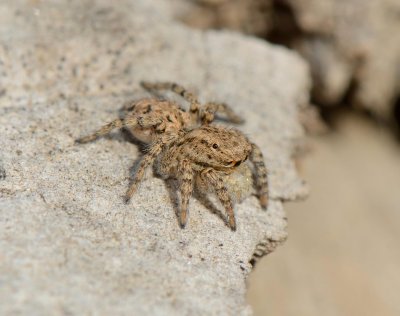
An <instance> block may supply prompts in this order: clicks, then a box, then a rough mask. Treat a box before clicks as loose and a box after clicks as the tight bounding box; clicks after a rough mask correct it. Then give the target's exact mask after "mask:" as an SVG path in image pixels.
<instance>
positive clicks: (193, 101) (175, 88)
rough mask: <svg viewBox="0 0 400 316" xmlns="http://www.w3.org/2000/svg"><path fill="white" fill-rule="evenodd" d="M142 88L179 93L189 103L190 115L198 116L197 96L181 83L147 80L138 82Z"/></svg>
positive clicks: (151, 90)
mask: <svg viewBox="0 0 400 316" xmlns="http://www.w3.org/2000/svg"><path fill="white" fill-rule="evenodd" d="M140 84H141V85H142V87H143V88H145V89H146V90H148V91H149V92H153V91H157V90H170V91H172V92H175V93H176V94H179V95H180V96H181V97H183V98H184V99H185V100H186V101H188V102H189V103H190V113H191V115H194V116H196V118H197V116H198V114H199V113H198V112H199V110H200V103H199V100H198V99H197V97H196V96H195V95H194V94H192V93H190V92H189V91H187V90H186V89H185V88H184V87H182V86H181V85H178V84H176V83H173V82H148V81H142V82H141V83H140Z"/></svg>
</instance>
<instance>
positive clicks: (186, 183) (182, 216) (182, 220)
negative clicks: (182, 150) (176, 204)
mask: <svg viewBox="0 0 400 316" xmlns="http://www.w3.org/2000/svg"><path fill="white" fill-rule="evenodd" d="M179 173H180V176H179V181H180V191H181V207H180V212H179V224H180V225H181V227H182V228H184V227H185V226H186V222H187V213H188V205H189V199H190V196H191V195H192V192H193V176H194V173H193V169H192V167H191V166H190V162H189V161H188V160H183V161H182V162H181V163H180V165H179Z"/></svg>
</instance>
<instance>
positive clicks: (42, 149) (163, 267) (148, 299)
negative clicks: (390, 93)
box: [0, 0, 309, 315]
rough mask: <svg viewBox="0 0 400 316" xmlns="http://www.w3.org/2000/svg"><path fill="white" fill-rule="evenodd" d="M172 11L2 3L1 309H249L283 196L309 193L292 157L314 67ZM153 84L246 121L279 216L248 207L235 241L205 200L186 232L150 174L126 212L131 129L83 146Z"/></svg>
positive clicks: (127, 4) (159, 4)
mask: <svg viewBox="0 0 400 316" xmlns="http://www.w3.org/2000/svg"><path fill="white" fill-rule="evenodd" d="M169 10H170V7H169V6H168V1H166V2H165V1H161V0H160V1H151V2H150V1H147V0H140V1H139V0H132V1H118V6H116V5H110V4H109V1H105V0H104V1H84V2H78V1H75V2H69V1H58V2H56V1H40V2H39V1H14V2H8V3H7V4H5V3H2V4H0V20H1V21H2V23H1V24H0V88H1V91H2V94H1V96H0V136H1V137H0V148H1V152H0V159H1V166H2V170H4V171H5V172H4V177H2V179H1V181H0V314H2V315H11V314H25V315H28V314H29V315H54V314H74V315H82V314H94V315H111V314H113V315H116V314H119V315H122V314H125V315H128V314H129V315H133V314H134V315H143V314H144V315H161V314H163V315H164V314H174V315H213V314H218V315H247V314H250V313H251V311H250V308H249V307H248V306H246V303H245V296H244V294H245V290H246V287H245V278H246V276H247V275H248V273H249V272H250V270H251V264H250V263H249V262H250V260H252V258H253V253H254V252H255V251H256V247H257V245H258V246H259V247H257V255H259V254H260V253H261V255H263V254H265V253H267V252H270V251H272V250H273V248H274V247H275V246H276V245H277V244H279V243H281V242H282V241H283V240H284V239H285V238H286V231H285V226H286V218H285V213H284V211H283V207H282V200H286V199H296V198H299V197H302V196H304V195H305V194H306V192H307V188H306V187H305V185H304V183H303V181H301V180H300V179H299V178H298V176H297V173H296V170H295V167H294V164H293V162H292V160H291V155H292V154H293V152H294V151H295V148H296V147H297V146H298V144H299V143H301V140H302V138H303V129H302V127H301V125H300V123H299V121H298V108H299V106H300V105H303V104H307V98H308V89H309V76H308V71H307V67H306V65H305V64H304V63H303V62H302V60H301V59H300V58H299V57H297V56H296V55H295V54H293V53H291V52H289V51H287V50H286V49H284V48H280V47H275V46H272V45H268V44H266V43H262V42H261V41H259V40H257V39H254V38H246V37H245V36H241V35H238V34H233V33H229V32H214V31H208V32H202V31H196V30H191V29H188V28H187V27H185V26H183V25H180V24H178V23H176V22H174V21H173V20H172V18H171V14H170V13H169ZM144 79H145V80H172V81H176V82H179V83H181V84H183V85H185V86H188V87H190V88H194V89H197V91H198V93H199V94H200V96H201V99H202V100H210V99H213V100H217V101H225V102H228V103H230V104H231V105H232V107H233V108H234V109H235V110H236V111H237V112H239V113H242V115H243V116H244V117H245V118H246V124H245V125H243V126H240V128H241V129H242V130H243V131H244V132H245V133H246V134H247V135H248V136H249V137H250V138H251V139H252V140H253V141H254V142H256V143H257V144H259V145H260V147H261V148H262V151H263V153H264V155H265V160H266V162H267V165H268V167H269V170H270V191H271V202H270V205H269V208H268V211H267V212H265V211H262V210H261V208H260V207H259V204H258V201H257V199H256V198H255V197H254V196H250V197H247V198H246V199H244V201H243V202H242V203H238V204H236V206H235V212H236V216H237V224H238V230H237V231H236V232H232V231H231V230H229V229H228V228H227V227H226V226H225V225H224V222H223V220H222V219H221V218H220V217H218V216H216V215H215V214H213V213H212V212H210V210H209V209H207V208H206V207H204V206H203V205H202V204H201V203H200V202H199V201H198V200H196V199H195V198H192V199H191V202H190V217H189V223H188V227H187V228H186V229H184V230H182V229H180V228H179V226H178V224H177V219H176V216H175V212H174V208H173V206H172V205H173V204H172V203H171V198H170V195H169V191H168V190H167V187H166V185H165V183H164V182H163V181H162V180H160V179H158V178H156V177H154V176H152V174H151V172H149V173H148V174H147V178H146V180H144V181H143V183H142V185H141V187H140V189H139V190H138V192H137V193H136V195H135V196H134V197H133V200H132V202H131V204H130V205H125V204H124V203H123V199H122V195H123V194H124V192H125V190H126V188H127V185H128V178H129V169H130V168H131V166H132V165H133V163H134V162H135V161H136V160H137V159H138V158H139V157H140V152H139V150H138V148H137V146H135V145H134V144H132V143H130V142H128V141H127V140H126V139H125V138H124V137H123V136H122V135H123V134H121V133H118V132H117V133H114V134H113V135H111V136H110V137H108V138H103V139H100V140H98V141H97V142H94V143H91V144H87V145H81V146H76V145H74V139H75V138H77V137H78V136H81V135H83V134H86V133H88V132H91V131H93V129H94V128H96V127H98V126H100V125H102V124H104V123H105V122H107V121H109V120H111V119H113V118H114V117H115V116H117V115H118V109H119V108H120V107H121V106H122V104H123V102H124V101H127V100H130V99H132V98H139V97H141V96H143V95H144V92H143V91H142V90H141V89H140V88H139V84H138V83H139V81H140V80H144ZM5 175H6V176H5ZM216 206H217V207H219V208H220V206H218V205H216ZM260 245H261V246H262V247H261V248H263V249H264V252H263V251H262V250H260Z"/></svg>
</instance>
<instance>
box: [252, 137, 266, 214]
mask: <svg viewBox="0 0 400 316" xmlns="http://www.w3.org/2000/svg"><path fill="white" fill-rule="evenodd" d="M251 147H252V151H251V154H250V161H251V162H252V163H253V165H254V171H255V182H256V188H257V193H258V199H259V200H260V204H261V207H262V208H263V209H266V208H267V207H268V171H267V168H266V167H265V163H264V157H263V154H262V152H261V150H260V148H259V147H258V146H257V145H256V144H254V143H252V144H251Z"/></svg>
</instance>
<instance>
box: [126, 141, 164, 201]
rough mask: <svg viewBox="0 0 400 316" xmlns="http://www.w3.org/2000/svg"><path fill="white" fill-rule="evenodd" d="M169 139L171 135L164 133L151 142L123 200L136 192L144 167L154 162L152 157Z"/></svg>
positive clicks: (154, 156) (158, 152) (156, 154)
mask: <svg viewBox="0 0 400 316" xmlns="http://www.w3.org/2000/svg"><path fill="white" fill-rule="evenodd" d="M169 141H171V135H167V134H164V135H162V136H160V137H159V138H158V139H157V140H156V141H155V142H154V143H153V144H151V145H150V149H149V151H148V152H147V154H146V155H144V156H143V158H142V160H141V161H140V163H139V166H138V168H137V171H136V173H135V177H134V179H133V181H132V183H131V184H130V187H129V189H128V191H127V192H126V195H125V202H126V203H128V202H129V200H130V199H131V197H132V195H133V194H134V193H135V192H136V190H137V187H138V185H139V183H140V182H141V181H142V179H143V176H144V173H145V171H146V169H147V168H148V167H149V166H150V165H151V164H152V163H153V162H154V159H155V158H156V157H157V156H158V155H159V154H160V153H161V151H162V149H163V147H164V146H165V145H166V144H167V143H168V142H169Z"/></svg>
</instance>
